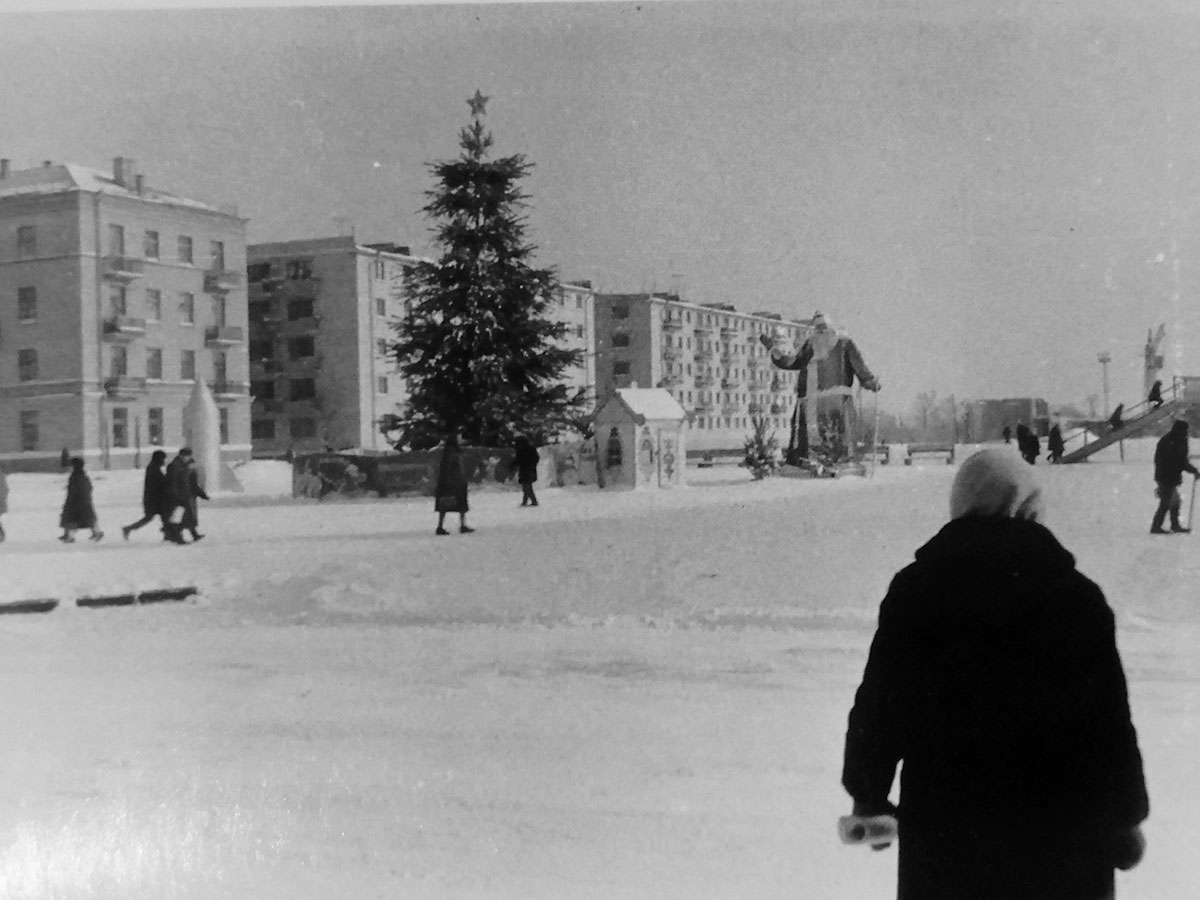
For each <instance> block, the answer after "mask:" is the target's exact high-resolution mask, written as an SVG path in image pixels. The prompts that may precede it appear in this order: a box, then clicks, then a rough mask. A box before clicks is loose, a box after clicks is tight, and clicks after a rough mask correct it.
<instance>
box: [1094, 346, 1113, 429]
mask: <svg viewBox="0 0 1200 900" xmlns="http://www.w3.org/2000/svg"><path fill="white" fill-rule="evenodd" d="M1096 359H1097V360H1098V361H1099V363H1100V372H1101V378H1102V379H1103V384H1104V415H1105V417H1107V416H1108V414H1109V408H1108V364H1109V363H1110V362H1112V355H1111V354H1109V352H1108V351H1107V350H1105V351H1102V352H1101V353H1100V355H1099V356H1097V357H1096Z"/></svg>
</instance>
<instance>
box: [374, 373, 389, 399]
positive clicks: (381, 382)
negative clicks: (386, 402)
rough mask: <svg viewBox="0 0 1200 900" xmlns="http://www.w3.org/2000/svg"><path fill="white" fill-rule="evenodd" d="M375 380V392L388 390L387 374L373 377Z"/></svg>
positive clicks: (384, 392) (382, 392) (381, 392)
mask: <svg viewBox="0 0 1200 900" xmlns="http://www.w3.org/2000/svg"><path fill="white" fill-rule="evenodd" d="M375 381H376V385H375V387H376V391H377V393H380V394H386V393H387V392H388V380H387V376H386V375H380V376H379V377H378V378H376V379H375Z"/></svg>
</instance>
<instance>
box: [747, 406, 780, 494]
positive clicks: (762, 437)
mask: <svg viewBox="0 0 1200 900" xmlns="http://www.w3.org/2000/svg"><path fill="white" fill-rule="evenodd" d="M750 422H751V424H752V425H753V426H754V433H753V434H752V435H750V437H748V438H746V442H745V451H746V455H745V456H744V457H743V459H742V465H743V466H745V467H746V468H747V469H749V470H750V472H751V474H753V475H754V479H755V480H756V481H757V480H759V479H762V478H766V477H767V476H768V475H774V474H775V473H776V472H777V471H778V470H779V465H780V462H781V455H780V451H779V441H778V440H776V438H775V433H774V432H771V433H770V434H767V418H766V416H751V417H750Z"/></svg>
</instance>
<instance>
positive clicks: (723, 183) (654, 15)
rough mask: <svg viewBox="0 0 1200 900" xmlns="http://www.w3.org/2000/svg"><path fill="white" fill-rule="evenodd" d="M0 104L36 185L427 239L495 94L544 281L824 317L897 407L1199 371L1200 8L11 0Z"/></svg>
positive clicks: (1120, 393)
mask: <svg viewBox="0 0 1200 900" xmlns="http://www.w3.org/2000/svg"><path fill="white" fill-rule="evenodd" d="M2 2H3V0H0V3H2ZM10 5H11V4H10ZM76 5H77V6H79V5H85V4H76ZM93 5H96V4H93ZM107 5H108V6H109V7H113V6H115V4H112V3H109V4H107ZM126 5H127V6H128V4H126ZM157 5H159V6H162V5H164V4H163V3H161V2H160V3H158V4H157ZM1127 6H1128V7H1130V8H1131V9H1128V10H1127V9H1125V7H1127ZM1193 6H1194V7H1195V8H1196V11H1195V12H1192V11H1191V9H1192V8H1193ZM0 8H2V7H0ZM951 9H952V10H954V12H953V13H950V12H947V10H951ZM0 85H3V86H4V87H3V90H2V91H0V156H4V157H8V158H11V159H12V160H13V164H14V166H15V167H17V168H22V167H25V166H32V165H37V164H38V163H40V161H41V160H43V159H52V160H55V161H56V162H66V161H70V162H77V163H81V164H84V165H91V166H94V167H97V168H108V167H109V165H110V163H111V158H112V157H113V156H116V155H127V156H132V157H134V158H135V159H136V160H137V162H138V164H139V167H140V168H141V170H142V171H143V172H145V174H146V178H147V182H148V183H150V184H152V185H154V186H158V187H162V188H164V189H167V190H174V191H177V192H181V193H187V194H192V195H195V196H198V197H201V198H204V199H209V200H212V201H216V202H222V203H236V204H237V205H238V207H239V211H240V212H241V214H242V215H244V216H246V217H248V218H249V220H250V222H249V239H250V240H251V241H252V242H253V241H268V240H284V239H288V238H302V237H314V236H321V235H329V234H335V233H337V232H338V231H339V228H341V227H342V225H341V224H340V223H339V221H338V220H337V217H346V218H347V219H348V220H351V221H352V222H353V224H354V227H355V229H356V234H357V235H358V237H359V238H360V239H361V240H364V241H382V240H394V241H396V242H398V243H402V244H410V245H412V247H413V248H414V250H416V251H418V252H432V247H431V244H430V238H429V222H428V221H427V220H425V219H424V218H423V217H422V215H421V213H420V208H421V206H422V205H423V203H424V197H423V192H424V191H426V190H428V189H429V188H430V187H431V181H430V176H429V172H428V170H427V168H426V164H427V163H428V162H431V161H433V160H436V159H444V158H449V157H453V156H454V155H456V154H457V152H458V130H459V128H461V127H462V126H464V125H466V124H467V123H468V121H469V112H470V110H469V108H468V106H467V103H466V99H467V98H468V97H469V96H471V95H472V94H473V93H474V91H475V90H476V89H477V88H478V89H479V90H481V91H482V92H483V93H484V94H485V95H487V96H488V97H490V98H491V100H490V102H489V103H488V107H487V119H486V121H487V124H488V125H489V126H490V128H491V129H492V131H493V134H494V136H495V139H496V145H495V152H496V153H497V154H509V153H523V154H525V155H526V156H527V157H528V158H529V160H530V161H531V162H533V163H534V164H535V169H534V170H533V174H532V175H531V176H530V178H529V179H527V182H526V189H527V191H528V193H529V194H530V195H531V208H530V210H529V221H528V226H529V231H528V236H529V238H530V240H531V241H532V242H533V243H534V244H536V245H537V246H538V248H539V249H538V255H537V259H536V261H537V263H538V264H539V265H544V266H553V267H554V268H556V269H557V270H558V272H559V274H560V276H561V277H563V278H565V279H581V278H590V279H591V280H592V281H593V283H594V284H595V285H596V286H597V287H599V288H600V289H602V290H605V291H638V290H648V289H658V290H668V289H672V288H676V289H679V290H681V291H682V293H683V295H684V297H685V299H689V300H693V301H696V302H712V301H716V302H728V303H733V304H735V305H736V306H737V307H738V308H739V309H744V310H760V309H768V310H776V311H779V312H782V313H784V314H785V315H787V316H809V315H811V314H812V312H813V311H814V310H816V309H821V310H823V311H824V312H825V313H826V314H827V315H828V316H830V317H831V318H832V319H833V320H834V321H835V322H837V323H838V324H840V325H842V326H844V327H845V328H846V329H847V330H849V331H850V333H851V334H852V336H854V337H855V339H856V340H857V342H858V344H859V346H860V348H861V349H862V351H863V353H864V355H865V357H866V359H867V362H868V364H869V365H870V366H871V367H872V368H873V369H874V370H875V371H876V373H877V374H878V375H879V377H880V378H881V379H882V380H883V382H884V394H883V396H882V402H883V405H884V407H885V408H889V409H894V410H904V409H906V408H907V407H908V406H909V404H910V403H911V401H912V399H913V397H915V395H916V393H917V392H918V391H925V390H935V391H937V392H938V394H939V395H940V396H945V395H948V394H954V395H956V396H957V397H959V398H964V397H1003V396H1026V395H1030V394H1033V395H1037V396H1042V397H1046V398H1047V399H1049V400H1051V402H1076V403H1079V404H1081V405H1083V404H1085V400H1086V397H1087V396H1088V395H1089V394H1099V393H1100V390H1101V369H1100V365H1099V363H1098V362H1097V354H1098V353H1099V352H1100V351H1102V350H1107V351H1110V352H1111V353H1112V357H1113V363H1112V365H1111V367H1110V370H1109V373H1110V382H1111V385H1112V391H1111V394H1112V404H1113V405H1115V404H1116V403H1117V402H1119V401H1123V402H1125V403H1127V404H1129V403H1132V402H1135V401H1136V400H1137V399H1138V395H1139V394H1140V391H1141V364H1142V362H1141V361H1142V346H1143V343H1144V341H1145V337H1146V332H1147V330H1149V329H1150V328H1151V327H1154V326H1157V325H1158V324H1159V323H1166V325H1167V328H1168V336H1167V346H1166V348H1165V349H1166V351H1167V356H1168V360H1167V371H1166V373H1165V374H1167V375H1168V376H1169V375H1170V374H1172V373H1179V374H1193V373H1194V374H1198V375H1200V302H1198V301H1200V259H1198V257H1197V251H1198V250H1200V230H1198V227H1197V226H1198V224H1200V223H1198V219H1197V202H1198V200H1200V194H1198V188H1200V173H1198V172H1197V148H1200V4H1188V3H1177V4H1176V3H1168V2H1166V0H1158V2H1139V3H1136V4H1130V3H1107V2H1082V0H1080V2H1057V3H1053V2H1038V3H1008V4H1002V3H1001V4H997V3H994V2H987V3H984V2H980V3H977V4H976V3H973V2H954V3H908V2H886V0H870V2H868V0H836V2H834V0H831V2H827V3H817V2H801V3H786V4H772V3H701V2H649V3H642V4H631V3H612V4H598V3H572V4H549V3H534V4H520V5H500V4H484V5H464V4H451V5H437V6H414V5H400V6H391V7H387V6H379V5H373V6H366V7H357V8H353V7H349V6H342V7H327V8H315V7H297V6H293V7H291V8H271V9H267V8H259V9H241V10H232V9H200V8H193V9H188V10H182V11H157V12H154V11H146V10H134V9H128V8H126V9H109V10H106V11H74V12H49V13H22V12H13V11H9V12H7V13H6V14H5V15H3V16H0Z"/></svg>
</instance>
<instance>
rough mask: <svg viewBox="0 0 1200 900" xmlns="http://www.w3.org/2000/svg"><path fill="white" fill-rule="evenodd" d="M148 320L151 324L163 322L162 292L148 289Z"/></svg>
mask: <svg viewBox="0 0 1200 900" xmlns="http://www.w3.org/2000/svg"><path fill="white" fill-rule="evenodd" d="M146 319H147V320H148V321H150V322H160V321H162V291H156V290H153V289H147V291H146Z"/></svg>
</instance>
